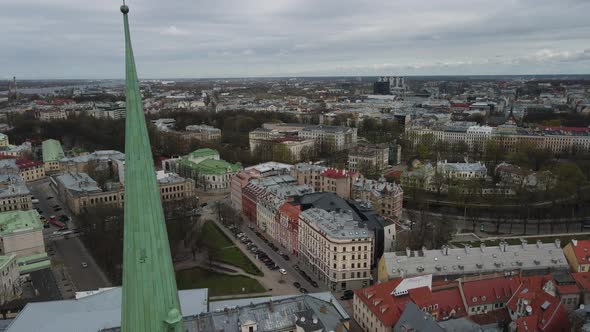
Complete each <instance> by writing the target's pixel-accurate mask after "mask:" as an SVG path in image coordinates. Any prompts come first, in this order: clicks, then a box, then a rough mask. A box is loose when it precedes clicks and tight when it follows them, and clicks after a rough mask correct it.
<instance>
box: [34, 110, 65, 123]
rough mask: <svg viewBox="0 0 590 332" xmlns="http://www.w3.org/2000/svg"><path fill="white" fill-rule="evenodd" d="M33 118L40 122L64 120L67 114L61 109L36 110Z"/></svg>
mask: <svg viewBox="0 0 590 332" xmlns="http://www.w3.org/2000/svg"><path fill="white" fill-rule="evenodd" d="M35 117H36V118H37V119H39V120H41V121H53V120H65V119H67V118H68V114H67V113H66V110H65V109H62V108H49V109H39V108H38V109H36V110H35Z"/></svg>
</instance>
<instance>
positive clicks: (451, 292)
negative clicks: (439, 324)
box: [432, 287, 467, 319]
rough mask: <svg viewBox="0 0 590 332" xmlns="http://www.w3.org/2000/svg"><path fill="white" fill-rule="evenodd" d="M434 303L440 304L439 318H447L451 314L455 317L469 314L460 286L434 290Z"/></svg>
mask: <svg viewBox="0 0 590 332" xmlns="http://www.w3.org/2000/svg"><path fill="white" fill-rule="evenodd" d="M432 303H434V304H438V315H437V319H445V318H447V317H450V316H451V315H453V317H455V318H460V317H463V316H466V315H467V310H466V309H465V305H464V304H463V299H462V298H461V292H460V291H459V287H454V288H452V289H445V290H441V291H434V292H433V293H432Z"/></svg>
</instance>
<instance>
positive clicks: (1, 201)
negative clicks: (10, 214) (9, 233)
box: [0, 174, 33, 212]
mask: <svg viewBox="0 0 590 332" xmlns="http://www.w3.org/2000/svg"><path fill="white" fill-rule="evenodd" d="M32 208H33V203H32V202H31V192H30V191H29V189H28V188H27V186H26V185H25V182H24V181H23V179H22V178H21V177H20V176H19V175H17V174H0V212H5V211H14V210H30V209H32Z"/></svg>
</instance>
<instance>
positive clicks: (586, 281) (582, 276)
mask: <svg viewBox="0 0 590 332" xmlns="http://www.w3.org/2000/svg"><path fill="white" fill-rule="evenodd" d="M572 277H574V279H576V282H577V283H578V286H580V288H581V289H582V290H584V291H590V272H578V273H572Z"/></svg>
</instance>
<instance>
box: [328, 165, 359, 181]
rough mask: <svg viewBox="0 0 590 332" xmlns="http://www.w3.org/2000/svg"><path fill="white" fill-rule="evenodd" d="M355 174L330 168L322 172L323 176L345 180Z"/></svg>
mask: <svg viewBox="0 0 590 332" xmlns="http://www.w3.org/2000/svg"><path fill="white" fill-rule="evenodd" d="M354 174H356V173H354V172H349V171H346V170H342V169H335V168H328V169H326V170H325V171H323V172H322V176H325V177H328V178H332V179H343V178H348V177H351V176H353V175H354Z"/></svg>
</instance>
